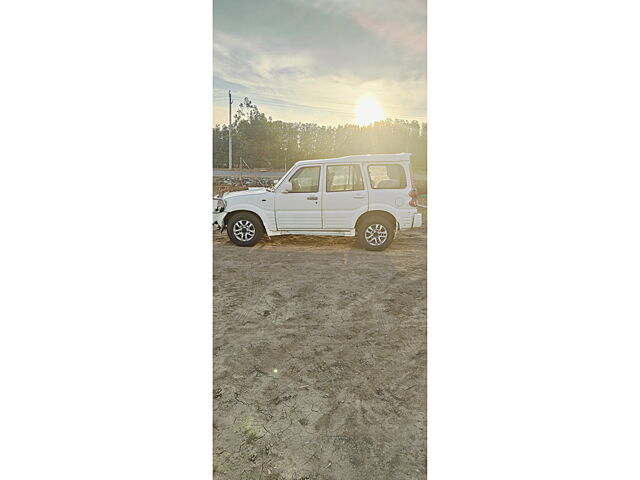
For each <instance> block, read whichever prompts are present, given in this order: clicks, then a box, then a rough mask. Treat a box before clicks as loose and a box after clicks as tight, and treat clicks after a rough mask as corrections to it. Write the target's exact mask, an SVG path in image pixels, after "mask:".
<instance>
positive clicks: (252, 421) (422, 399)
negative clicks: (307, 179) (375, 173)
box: [213, 210, 427, 480]
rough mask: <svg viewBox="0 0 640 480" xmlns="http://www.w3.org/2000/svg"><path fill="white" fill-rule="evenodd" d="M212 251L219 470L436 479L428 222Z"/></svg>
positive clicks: (371, 479)
mask: <svg viewBox="0 0 640 480" xmlns="http://www.w3.org/2000/svg"><path fill="white" fill-rule="evenodd" d="M422 213H423V218H424V216H426V215H425V214H426V212H425V211H424V210H423V212H422ZM213 248H214V372H213V375H214V392H213V395H214V425H213V429H214V430H213V432H214V452H213V453H214V479H215V480H243V479H256V480H257V479H286V480H302V479H318V480H321V479H326V480H329V479H336V480H338V479H349V480H351V479H353V480H358V479H367V480H377V479H380V480H382V479H385V480H392V479H425V478H426V330H427V322H426V228H421V229H414V230H411V231H406V232H400V234H399V235H398V237H397V238H396V240H395V241H394V243H393V244H392V245H391V246H390V247H389V248H388V249H387V250H385V251H384V252H369V251H366V250H364V249H362V248H360V247H359V246H357V245H356V243H355V240H354V239H353V238H338V237H298V236H296V237H291V236H289V237H274V238H273V239H271V240H263V241H261V242H260V243H259V244H258V245H256V246H255V247H253V248H241V247H236V246H235V245H233V244H232V243H231V242H230V241H229V240H228V238H227V236H226V232H225V233H223V234H220V233H214V247H213Z"/></svg>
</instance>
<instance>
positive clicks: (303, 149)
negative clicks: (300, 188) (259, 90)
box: [213, 97, 427, 172]
mask: <svg viewBox="0 0 640 480" xmlns="http://www.w3.org/2000/svg"><path fill="white" fill-rule="evenodd" d="M232 142H233V145H232V155H233V166H234V168H239V167H240V162H241V161H242V163H243V168H247V167H249V168H268V169H274V170H278V169H280V170H282V169H285V167H286V168H289V167H290V166H291V165H293V164H294V163H295V162H297V161H299V160H309V159H315V158H333V157H342V156H345V155H360V154H367V153H401V152H405V153H411V154H412V156H411V163H412V165H413V169H414V171H416V172H425V171H426V167H427V124H426V122H423V123H419V122H418V121H417V120H413V121H408V120H399V119H393V120H392V119H386V120H382V121H379V122H375V123H372V124H371V125H367V126H359V125H351V124H347V125H339V126H337V127H333V126H321V125H317V124H315V123H301V122H283V121H280V120H275V121H274V120H273V119H272V118H271V117H267V116H266V115H265V114H264V113H262V112H260V110H259V109H258V107H257V105H255V104H254V103H253V102H251V100H249V99H248V98H246V97H245V99H244V101H243V102H242V103H241V104H240V105H239V108H238V110H237V112H236V113H235V115H234V117H233V121H232ZM228 163H229V129H228V127H227V125H216V126H215V127H214V128H213V166H214V168H226V167H228Z"/></svg>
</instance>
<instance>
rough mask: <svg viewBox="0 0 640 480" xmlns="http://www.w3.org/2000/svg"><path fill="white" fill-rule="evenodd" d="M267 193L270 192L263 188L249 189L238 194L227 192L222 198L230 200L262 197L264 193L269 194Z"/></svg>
mask: <svg viewBox="0 0 640 480" xmlns="http://www.w3.org/2000/svg"><path fill="white" fill-rule="evenodd" d="M267 191H268V190H267V189H266V188H262V187H257V188H249V190H240V191H237V192H226V193H224V194H222V198H224V199H225V200H227V199H229V198H233V197H241V196H246V195H262V194H264V193H267Z"/></svg>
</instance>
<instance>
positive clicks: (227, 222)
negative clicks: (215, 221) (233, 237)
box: [224, 208, 267, 233]
mask: <svg viewBox="0 0 640 480" xmlns="http://www.w3.org/2000/svg"><path fill="white" fill-rule="evenodd" d="M238 213H251V214H252V215H255V216H256V217H258V220H260V224H261V225H260V226H261V227H262V231H263V232H264V233H267V229H266V227H265V221H264V218H262V215H260V214H259V213H258V212H256V211H254V210H246V209H243V208H240V209H238V210H232V211H230V212H227V214H226V215H225V216H224V227H225V228H226V227H227V225H228V224H229V220H230V219H231V218H232V217H233V216H234V215H236V214H238Z"/></svg>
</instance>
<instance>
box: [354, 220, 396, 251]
mask: <svg viewBox="0 0 640 480" xmlns="http://www.w3.org/2000/svg"><path fill="white" fill-rule="evenodd" d="M394 236H395V225H394V224H393V223H391V222H390V221H389V219H387V218H386V217H384V216H382V215H371V216H370V217H367V218H365V220H364V221H362V222H361V223H360V225H359V227H358V241H359V242H360V245H362V246H363V247H364V248H366V249H367V250H372V251H374V252H380V251H382V250H384V249H386V248H387V247H388V246H389V245H391V242H393V238H394Z"/></svg>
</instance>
